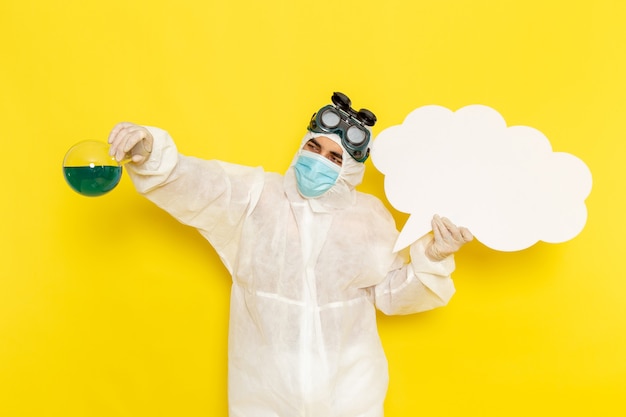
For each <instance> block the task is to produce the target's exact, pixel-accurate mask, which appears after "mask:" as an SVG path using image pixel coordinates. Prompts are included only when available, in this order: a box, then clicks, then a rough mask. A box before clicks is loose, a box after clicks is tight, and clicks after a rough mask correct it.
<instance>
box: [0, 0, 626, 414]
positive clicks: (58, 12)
mask: <svg viewBox="0 0 626 417" xmlns="http://www.w3.org/2000/svg"><path fill="white" fill-rule="evenodd" d="M307 3H308V4H306V5H304V2H302V3H300V2H297V1H292V0H264V1H255V0H247V1H243V2H237V1H235V2H227V1H219V2H217V1H207V2H202V1H197V0H178V1H164V0H150V1H148V0H142V1H134V0H130V1H129V0H109V1H106V2H85V1H78V0H68V1H41V0H40V1H35V0H3V2H2V3H1V5H0V39H2V41H1V42H2V44H1V45H2V53H1V55H0V59H1V61H0V121H1V127H2V139H1V141H0V149H1V151H2V159H3V162H2V164H1V167H0V169H1V170H2V171H1V178H2V194H3V197H2V201H3V203H2V204H1V205H0V219H1V236H2V240H1V242H2V243H1V244H2V251H1V256H2V261H1V262H0V415H1V416H7V417H13V416H37V417H40V416H64V417H70V416H107V417H110V416H174V415H180V416H207V415H211V416H214V415H215V416H220V415H225V414H226V333H227V321H228V293H229V282H228V280H229V278H228V276H227V274H226V272H225V270H224V269H223V267H222V266H221V265H220V263H219V260H218V258H217V257H216V256H215V254H214V253H213V251H212V249H211V248H210V247H209V246H208V244H206V243H205V242H204V241H203V240H202V238H201V237H200V236H199V235H198V234H197V233H196V232H195V231H193V230H191V229H188V228H185V227H183V226H181V225H179V224H177V223H176V222H175V221H173V220H172V219H170V218H169V217H168V216H167V215H165V214H163V213H162V212H160V211H159V210H158V209H157V208H156V207H154V206H152V205H151V204H150V203H148V202H147V201H145V200H143V199H142V198H141V197H139V196H138V195H137V194H136V193H135V192H134V190H133V188H132V185H131V184H130V181H129V179H128V177H126V176H125V177H124V178H123V180H122V183H121V184H120V186H119V187H118V188H117V189H116V190H114V191H113V192H112V193H110V194H108V195H106V196H104V197H100V198H86V197H82V196H80V195H78V194H76V193H74V192H73V191H71V190H70V188H69V187H68V186H67V185H66V184H65V182H64V180H63V176H62V174H61V162H62V159H63V155H64V154H65V152H66V150H67V149H68V148H69V147H70V146H71V145H73V144H74V143H76V142H78V141H80V140H84V139H101V140H106V136H107V134H108V132H109V129H110V128H111V127H112V126H113V124H114V123H116V122H118V121H122V120H129V121H133V122H137V123H143V124H152V125H158V126H161V127H164V128H166V129H168V130H169V131H170V132H171V133H172V135H173V136H174V137H175V138H176V139H177V142H178V144H179V147H180V149H181V150H182V151H183V152H185V153H188V154H194V155H197V156H202V157H206V158H212V157H215V158H220V159H225V160H229V161H233V162H238V163H243V164H252V165H264V166H265V167H266V168H268V169H269V170H275V171H279V172H283V171H284V170H285V169H286V168H287V165H288V163H289V162H290V161H291V158H292V156H293V154H294V152H295V150H296V147H297V145H298V143H299V141H300V138H301V137H302V134H303V133H304V128H305V125H306V123H307V122H308V118H309V117H310V115H311V114H312V113H313V112H314V111H315V110H317V109H318V108H319V107H320V106H321V105H323V104H326V103H327V102H328V99H329V96H330V94H331V92H332V91H334V90H338V91H343V92H345V93H346V94H348V95H349V96H350V97H351V98H352V101H353V103H354V105H355V106H357V107H368V108H370V109H372V110H374V111H375V112H376V114H377V116H378V118H379V123H378V125H377V126H376V128H375V130H376V131H377V132H379V131H381V130H382V129H383V128H385V127H388V126H391V125H393V124H398V123H400V122H401V121H402V119H403V118H404V116H405V115H407V114H408V113H409V112H410V111H411V110H413V109H414V108H416V107H419V106H422V105H426V104H439V105H443V106H446V107H449V108H451V109H458V108H460V107H462V106H465V105H468V104H474V103H480V104H485V105H488V106H491V107H493V108H495V109H496V110H498V111H499V112H500V113H501V114H502V115H503V116H504V117H505V119H506V120H507V122H508V123H509V124H512V125H515V124H523V125H529V126H532V127H535V128H537V129H539V130H541V131H542V132H543V133H545V134H546V135H547V136H548V138H549V139H550V141H551V142H552V144H553V147H554V149H555V150H556V151H563V152H568V153H572V154H574V155H576V156H578V157H579V158H581V159H582V160H583V161H585V162H586V163H587V165H588V166H589V167H590V169H591V171H592V174H593V179H594V188H593V191H592V193H591V196H590V197H589V199H588V200H587V203H588V208H589V219H588V223H587V226H586V228H585V229H584V231H583V232H582V233H581V234H580V235H579V236H578V237H577V238H576V239H574V240H572V241H570V242H566V243H563V244H559V245H550V244H543V243H540V244H537V245H535V246H533V247H532V248H530V249H528V250H525V251H522V252H516V253H501V252H496V251H492V250H490V249H487V248H485V247H484V246H482V245H481V244H480V243H478V242H473V243H472V244H470V245H469V246H468V247H467V248H466V249H464V251H463V252H462V253H461V254H459V255H458V257H457V261H458V269H457V272H456V273H455V282H456V284H457V289H458V293H457V295H456V296H455V298H454V299H453V301H452V302H451V304H450V305H449V306H448V307H446V308H444V309H440V310H436V311H433V312H428V313H424V314H421V315H414V316H407V317H393V318H387V317H381V321H380V332H381V335H382V337H383V342H384V344H385V347H386V350H387V352H388V356H389V361H390V371H391V385H390V390H389V395H388V401H387V406H386V408H387V415H388V416H390V417H391V416H407V415H428V416H446V417H451V416H473V415H475V416H503V415H506V416H527V415H581V416H583V415H585V416H587V415H602V416H618V415H625V414H626V405H625V404H624V400H623V396H624V394H625V393H626V355H625V354H626V307H625V306H626V303H625V302H624V300H623V299H624V298H625V295H624V293H625V291H626V263H625V262H624V255H623V254H622V248H623V240H624V236H626V227H625V226H624V217H623V213H624V212H625V211H626V207H625V204H624V179H625V178H626V176H625V174H624V168H623V167H624V155H625V152H624V151H625V149H626V145H625V144H626V134H625V132H624V130H625V129H624V126H625V125H624V118H625V117H626V29H625V26H624V22H625V21H626V2H624V1H622V0H588V1H579V0H524V1H521V0H520V1H504V0H503V1H494V0H473V1H469V0H468V1H464V0H441V1H432V0H428V1H425V0H416V1H407V0H387V1H377V0H363V1H359V2H357V1H344V2H337V1H331V0H318V1H315V2H307ZM368 166H369V171H368V173H367V175H366V184H364V185H363V186H362V187H361V189H362V190H364V191H368V192H372V193H374V194H376V195H378V196H381V197H384V194H383V190H382V177H381V176H380V174H378V173H377V172H376V171H375V169H374V167H373V166H371V162H368ZM433 175H436V173H433ZM459 175H462V173H459ZM396 216H397V220H398V223H399V225H401V224H402V223H403V222H404V221H405V217H404V215H403V214H399V213H396ZM355 400H358V399H355Z"/></svg>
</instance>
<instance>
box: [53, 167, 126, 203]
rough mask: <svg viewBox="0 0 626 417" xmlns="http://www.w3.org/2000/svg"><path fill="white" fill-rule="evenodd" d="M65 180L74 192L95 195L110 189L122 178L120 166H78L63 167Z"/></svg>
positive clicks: (89, 195)
mask: <svg viewBox="0 0 626 417" xmlns="http://www.w3.org/2000/svg"><path fill="white" fill-rule="evenodd" d="M63 174H64V175H65V180H66V181H67V183H68V184H69V185H70V187H72V188H73V189H74V190H75V191H76V192H78V193H80V194H82V195H84V196H87V197H97V196H101V195H103V194H106V193H108V192H109V191H111V190H112V189H113V188H115V186H116V185H117V184H118V183H119V182H120V179H121V178H122V167H118V166H112V165H106V166H102V165H100V166H80V167H63Z"/></svg>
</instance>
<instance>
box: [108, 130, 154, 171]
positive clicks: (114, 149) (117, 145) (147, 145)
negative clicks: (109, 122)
mask: <svg viewBox="0 0 626 417" xmlns="http://www.w3.org/2000/svg"><path fill="white" fill-rule="evenodd" d="M108 142H109V144H110V145H111V147H110V149H109V154H110V155H111V156H113V157H115V159H116V160H117V161H118V162H119V161H122V160H124V159H130V161H132V162H134V163H136V164H142V163H144V162H145V161H146V160H147V159H148V157H149V156H150V152H152V144H153V143H154V138H153V137H152V135H151V134H150V132H149V131H148V129H146V128H145V127H143V126H139V125H136V124H133V123H128V122H122V123H118V124H117V125H115V127H113V130H111V133H110V134H109V141H108Z"/></svg>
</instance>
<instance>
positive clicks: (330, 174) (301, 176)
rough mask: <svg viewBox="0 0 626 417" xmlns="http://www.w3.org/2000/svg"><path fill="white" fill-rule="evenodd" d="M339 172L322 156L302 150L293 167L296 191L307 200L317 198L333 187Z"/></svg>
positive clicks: (338, 167)
mask: <svg viewBox="0 0 626 417" xmlns="http://www.w3.org/2000/svg"><path fill="white" fill-rule="evenodd" d="M340 170H341V167H340V166H338V165H337V164H335V163H333V162H331V161H329V160H328V159H326V158H324V157H323V156H321V155H318V154H316V153H313V152H309V151H305V150H302V151H300V155H299V156H298V159H297V160H296V165H295V171H296V182H297V184H298V191H300V194H302V196H304V197H307V198H313V197H319V196H320V195H322V194H324V193H325V192H326V191H328V190H329V189H330V188H331V187H332V186H333V185H335V183H336V182H337V178H338V177H339V171H340Z"/></svg>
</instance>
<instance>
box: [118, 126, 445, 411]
mask: <svg viewBox="0 0 626 417" xmlns="http://www.w3.org/2000/svg"><path fill="white" fill-rule="evenodd" d="M147 129H148V130H149V131H150V132H151V133H152V135H153V137H154V145H153V150H152V153H151V155H150V157H149V159H148V160H147V161H146V162H145V163H143V164H141V165H134V164H129V165H128V171H129V174H130V176H131V178H132V181H133V183H134V185H135V187H136V188H137V190H138V191H139V192H140V193H142V194H144V195H145V196H146V197H147V198H148V199H150V200H151V201H153V202H154V203H155V204H157V205H158V206H159V207H161V208H163V209H164V210H166V211H167V212H169V213H170V214H171V215H172V216H174V217H175V218H176V219H178V220H179V221H180V222H182V223H184V224H187V225H190V226H192V227H194V228H196V229H197V230H198V231H199V232H200V233H201V234H202V235H203V236H204V237H205V238H206V239H207V240H208V241H209V242H210V244H211V245H212V246H213V247H214V248H215V250H216V252H217V253H218V254H219V256H220V258H221V260H222V261H223V263H224V265H225V266H226V268H227V269H228V271H229V272H230V274H231V276H232V290H231V303H230V306H231V307H230V309H231V310H230V323H229V347H228V353H229V358H228V360H229V364H228V365H229V366H228V395H229V413H230V416H231V417H240V416H246V417H266V416H267V417H278V416H280V417H300V416H301V417H305V416H307V417H308V416H311V417H355V416H364V417H379V416H382V415H383V402H384V398H385V395H386V390H387V385H388V371H387V361H386V358H385V354H384V352H383V349H382V345H381V341H380V338H379V335H378V330H377V326H376V309H379V310H381V311H382V312H383V313H385V314H409V313H415V312H419V311H424V310H429V309H432V308H435V307H438V306H442V305H445V304H446V303H447V302H448V300H449V299H450V297H451V296H452V294H453V293H454V286H453V283H452V280H451V278H450V274H451V272H452V271H453V269H454V260H453V257H452V256H450V257H448V258H446V259H444V260H443V261H441V262H433V261H430V260H429V259H428V258H427V257H426V256H425V254H424V247H425V241H426V239H429V236H426V237H425V238H423V239H421V240H419V241H418V242H416V243H414V244H413V245H412V246H411V248H410V261H409V256H408V255H409V254H408V253H406V252H409V251H408V250H407V251H404V252H400V253H393V251H392V249H393V246H394V243H395V241H396V238H397V236H398V232H397V230H396V226H395V223H394V221H393V218H392V216H391V214H390V213H389V212H388V210H387V209H386V208H385V207H384V205H383V204H382V203H381V202H380V200H378V199H377V198H375V197H373V196H371V195H368V194H364V193H361V192H357V191H356V190H355V187H356V185H358V184H359V183H360V182H361V179H362V177H363V170H364V167H363V164H362V163H358V162H356V161H355V160H353V159H352V158H351V157H350V156H348V154H347V153H346V152H345V151H344V159H343V161H344V162H343V165H342V168H341V172H340V174H339V179H338V181H337V183H336V184H335V186H333V188H331V189H330V190H329V191H328V192H327V193H326V194H324V195H322V196H320V197H319V198H315V199H305V198H303V197H301V196H300V194H299V193H298V191H297V188H296V180H295V175H294V172H293V163H292V165H291V166H290V168H289V169H288V171H287V172H286V174H285V175H284V176H283V175H280V174H276V173H270V172H265V171H264V170H263V169H261V168H252V167H245V166H240V165H234V164H230V163H225V162H221V161H215V160H201V159H197V158H193V157H188V156H184V155H181V154H179V152H178V151H177V148H176V146H175V145H174V143H173V141H172V139H171V138H170V136H169V134H168V133H167V132H165V131H163V130H161V129H158V128H153V127H148V128H147ZM324 136H328V137H331V138H332V139H333V140H335V141H336V142H337V141H338V138H336V137H332V136H334V135H324ZM310 137H312V134H311V133H308V134H307V136H305V138H304V139H303V144H304V143H305V142H306V141H307V140H308V139H309V138H310ZM294 162H295V158H294Z"/></svg>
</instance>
